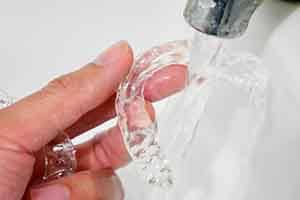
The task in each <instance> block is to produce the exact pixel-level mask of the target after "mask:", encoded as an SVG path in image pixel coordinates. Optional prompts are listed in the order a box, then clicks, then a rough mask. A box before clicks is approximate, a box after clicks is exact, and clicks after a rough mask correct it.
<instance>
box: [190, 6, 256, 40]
mask: <svg viewBox="0 0 300 200" xmlns="http://www.w3.org/2000/svg"><path fill="white" fill-rule="evenodd" d="M261 2H262V0H188V2H187V5H186V8H185V10H184V17H185V20H186V21H187V22H188V23H189V24H190V25H191V26H192V27H193V28H194V29H196V30H197V31H200V32H202V33H205V34H208V35H214V36H216V37H220V38H236V37H239V36H241V35H242V34H243V33H244V32H245V31H246V29H247V27H248V24H249V21H250V18H251V16H252V15H253V13H254V11H255V10H256V8H257V7H258V6H259V5H260V4H261Z"/></svg>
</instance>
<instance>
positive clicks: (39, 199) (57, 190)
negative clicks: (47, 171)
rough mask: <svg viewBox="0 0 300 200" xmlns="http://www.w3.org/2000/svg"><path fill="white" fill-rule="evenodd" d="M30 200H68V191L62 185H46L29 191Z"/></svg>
mask: <svg viewBox="0 0 300 200" xmlns="http://www.w3.org/2000/svg"><path fill="white" fill-rule="evenodd" d="M30 194H31V199H32V200H53V199H55V200H69V199H70V191H69V190H68V188H67V187H65V186H64V185H59V184H56V185H46V186H43V187H39V188H33V189H31V192H30Z"/></svg>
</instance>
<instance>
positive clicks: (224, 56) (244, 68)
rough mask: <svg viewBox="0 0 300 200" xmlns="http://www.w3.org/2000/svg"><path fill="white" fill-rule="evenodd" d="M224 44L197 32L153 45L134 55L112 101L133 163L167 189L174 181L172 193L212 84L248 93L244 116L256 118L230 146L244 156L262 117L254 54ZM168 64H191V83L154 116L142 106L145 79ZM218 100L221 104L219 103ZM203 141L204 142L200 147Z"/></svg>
mask: <svg viewBox="0 0 300 200" xmlns="http://www.w3.org/2000/svg"><path fill="white" fill-rule="evenodd" d="M191 44H193V45H191ZM222 44H223V40H222V39H218V38H215V37H211V36H206V35H202V34H200V33H197V34H196V36H195V38H194V40H193V41H192V42H188V41H175V42H170V43H167V44H165V45H162V46H159V47H154V48H152V49H151V50H149V51H147V52H146V53H145V54H143V55H141V56H140V57H139V58H138V59H137V61H136V62H135V64H134V66H133V68H132V70H131V72H130V73H129V76H128V77H127V79H126V80H125V81H124V82H123V83H122V84H121V86H120V88H119V91H118V97H117V100H116V109H117V114H118V117H119V126H120V128H121V131H122V133H123V136H124V142H125V144H126V147H127V150H128V152H129V154H130V155H131V157H132V159H133V165H134V166H135V167H136V168H137V169H138V172H139V173H140V174H141V176H142V177H144V178H145V179H146V181H147V182H148V183H150V184H153V185H157V186H160V187H167V188H170V186H173V187H172V191H173V192H174V191H175V190H182V188H180V187H179V185H181V183H180V182H184V181H183V180H184V176H186V175H184V174H185V173H187V172H185V173H182V172H183V171H184V169H183V168H186V166H185V167H183V168H182V167H180V166H182V165H183V164H182V163H185V161H186V162H188V161H187V160H186V158H188V157H189V155H191V154H193V152H192V150H191V149H192V146H193V145H194V143H199V142H198V141H199V137H200V138H201V137H202V139H203V134H204V133H205V132H202V133H201V134H202V135H201V134H200V132H199V130H200V129H202V128H203V127H205V126H206V125H207V124H205V123H206V120H208V118H209V117H206V115H207V113H206V112H207V109H208V108H209V107H210V106H207V104H210V102H213V101H214V99H212V97H211V96H214V95H216V93H218V90H216V87H217V86H218V87H219V86H220V85H221V87H223V86H224V87H225V86H226V87H227V86H228V87H229V88H236V89H237V90H238V91H239V92H241V94H242V95H244V96H246V98H245V99H246V102H247V108H248V107H249V110H251V112H249V113H248V114H247V115H249V118H251V120H254V121H251V124H252V125H253V127H251V128H250V129H251V133H250V131H249V134H248V132H247V131H246V132H247V134H248V135H245V138H247V142H248V143H247V144H244V146H243V147H241V146H239V145H237V144H233V146H236V145H237V148H241V149H242V150H241V151H243V152H244V153H245V155H247V153H248V154H249V152H251V148H252V147H253V145H254V143H255V140H256V139H255V138H256V134H257V133H258V131H259V128H260V127H261V125H262V123H263V119H264V110H265V90H266V85H267V75H266V72H265V71H264V70H262V69H261V68H260V61H259V60H258V59H257V58H256V57H254V56H252V55H250V54H238V55H237V54H235V55H231V54H228V53H227V51H226V50H225V48H223V47H222ZM190 51H191V52H190ZM171 64H183V65H188V66H189V74H190V75H189V77H190V78H189V83H188V85H187V87H186V88H185V89H184V91H183V92H181V93H180V94H179V95H178V97H176V100H175V101H173V102H172V103H168V104H167V106H166V108H165V109H163V113H162V114H161V115H163V117H161V116H158V117H157V118H156V120H153V119H152V118H151V116H150V115H149V113H147V110H146V102H145V99H144V96H143V91H144V84H145V82H146V80H148V79H149V77H151V76H152V75H153V74H154V73H155V72H157V71H158V70H160V69H162V68H163V67H165V66H168V65H171ZM239 95H240V94H239ZM240 96H241V95H240ZM233 98H234V97H233ZM218 104H221V105H222V102H220V101H219V103H218ZM224 106H225V107H226V105H225V104H224ZM252 111H253V112H252ZM141 119H142V120H141ZM218 120H221V121H222V120H224V121H226V119H225V118H224V119H216V122H215V121H214V120H211V121H210V123H212V124H213V123H216V124H215V126H218V125H217V123H218V122H217V121H218ZM132 121H134V122H132ZM249 124H250V122H249ZM205 137H206V138H205V139H206V140H207V138H211V137H213V134H212V135H209V133H207V135H206V136H205ZM218 137H219V136H218ZM216 142H217V141H216ZM238 142H241V141H238ZM238 142H236V143H238ZM162 143H164V145H163V146H162V145H161V144H162ZM207 145H208V144H205V143H203V144H202V146H203V147H200V148H205V146H207ZM194 146H195V145H194ZM207 151H209V147H208V146H207ZM236 151H237V152H238V151H240V150H236ZM195 156H196V155H194V157H195ZM194 159H195V158H194ZM198 164H199V163H198ZM199 168H200V167H199ZM199 173H200V172H199ZM180 174H181V175H180ZM182 177H183V178H182ZM175 188H177V189H175ZM170 193H172V192H169V193H168V194H170ZM175 196H176V195H175ZM207 199H209V198H207ZM211 199H212V197H211Z"/></svg>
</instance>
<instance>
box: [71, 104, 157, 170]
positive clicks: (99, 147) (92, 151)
mask: <svg viewBox="0 0 300 200" xmlns="http://www.w3.org/2000/svg"><path fill="white" fill-rule="evenodd" d="M145 110H146V112H147V113H141V112H139V116H138V117H139V119H137V116H136V112H135V111H136V110H135V109H134V108H133V109H131V112H132V113H133V114H134V115H135V117H136V119H137V120H133V119H132V120H131V123H132V125H133V126H147V125H148V124H147V123H149V121H148V120H141V119H146V117H145V116H142V115H144V114H146V115H147V117H148V118H149V119H150V120H151V121H153V120H154V118H155V111H154V108H153V106H152V105H151V103H149V102H146V105H145ZM129 112H130V111H129ZM129 115H130V114H129ZM128 117H129V118H130V116H128ZM150 123H151V122H150ZM76 151H77V152H76V157H77V161H78V170H89V169H92V170H99V169H105V168H112V169H118V168H120V167H123V166H125V165H126V164H127V163H128V162H129V161H130V155H129V154H128V151H127V149H126V146H125V144H124V141H123V136H122V134H121V130H120V128H119V126H116V127H113V128H111V129H109V130H108V131H106V132H105V133H102V134H99V135H98V136H96V137H95V138H94V139H92V140H91V141H88V142H86V143H84V144H81V145H79V146H78V147H77V148H76Z"/></svg>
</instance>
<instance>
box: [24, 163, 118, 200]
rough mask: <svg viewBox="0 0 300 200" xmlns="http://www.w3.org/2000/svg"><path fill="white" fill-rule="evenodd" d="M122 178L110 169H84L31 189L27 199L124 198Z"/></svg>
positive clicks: (104, 199) (91, 199)
mask: <svg viewBox="0 0 300 200" xmlns="http://www.w3.org/2000/svg"><path fill="white" fill-rule="evenodd" d="M123 197H124V193H123V189H122V186H121V182H120V179H119V178H118V177H117V176H116V175H115V174H114V172H113V171H112V170H110V169H105V170H101V171H82V172H79V173H76V174H74V175H72V176H68V177H64V178H61V179H58V180H55V181H52V182H49V183H46V184H43V185H39V186H35V187H32V188H31V189H29V191H28V193H27V200H52V199H55V200H80V199H86V200H97V199H102V200H122V199H123Z"/></svg>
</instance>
